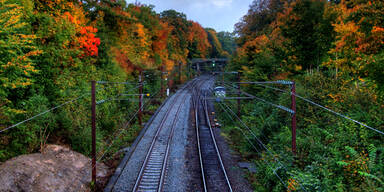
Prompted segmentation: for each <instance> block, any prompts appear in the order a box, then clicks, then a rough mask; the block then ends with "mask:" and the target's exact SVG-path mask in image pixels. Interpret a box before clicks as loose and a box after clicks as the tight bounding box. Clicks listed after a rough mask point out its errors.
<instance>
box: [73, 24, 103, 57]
mask: <svg viewBox="0 0 384 192" xmlns="http://www.w3.org/2000/svg"><path fill="white" fill-rule="evenodd" d="M96 32H97V29H96V28H94V27H91V26H85V27H81V29H80V34H81V36H80V37H79V38H78V39H77V41H78V43H79V44H80V48H81V49H83V50H84V52H85V54H86V55H87V56H97V55H98V46H99V45H100V38H97V37H95V34H94V33H96Z"/></svg>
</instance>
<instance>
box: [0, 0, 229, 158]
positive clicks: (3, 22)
mask: <svg viewBox="0 0 384 192" xmlns="http://www.w3.org/2000/svg"><path fill="white" fill-rule="evenodd" d="M209 35H210V37H213V39H215V38H216V39H217V37H216V32H215V31H211V30H210V31H209ZM214 43H215V46H213V45H212V44H211V41H209V40H208V33H207V32H206V30H205V29H204V28H202V27H201V25H200V24H198V23H197V22H194V21H189V20H187V18H186V16H185V15H184V14H182V13H178V12H176V11H174V10H168V11H164V12H162V13H156V12H155V11H154V10H153V6H148V5H141V4H127V3H126V1H124V0H118V1H115V0H102V1H88V0H85V1H76V0H74V1H73V0H55V1H51V0H34V1H30V0H0V53H1V54H0V55H1V58H0V130H3V129H5V128H7V127H9V126H11V125H13V124H15V123H17V122H20V121H22V120H25V119H27V118H29V117H32V116H34V115H37V114H39V113H41V112H43V111H45V110H48V109H51V108H52V107H55V106H58V105H60V104H62V103H64V102H66V101H70V100H72V99H76V98H78V97H81V98H80V99H79V100H77V101H76V102H74V103H71V104H67V105H64V106H62V107H61V108H58V109H56V110H53V111H51V112H49V113H46V114H44V115H42V116H40V117H38V118H36V119H34V120H31V121H28V122H26V123H24V124H21V125H19V126H17V127H15V128H12V129H10V130H7V131H5V132H2V133H0V161H4V160H7V159H9V158H11V157H14V156H16V155H20V154H25V153H30V152H35V151H37V150H39V149H40V148H43V145H44V144H45V143H47V142H48V143H59V144H65V145H69V146H70V147H72V148H73V149H74V150H76V151H78V152H81V153H83V154H86V155H89V153H90V149H91V147H90V142H91V137H90V133H91V132H90V130H91V129H90V95H84V94H89V93H90V81H91V80H102V81H109V82H125V81H128V82H132V83H134V84H132V85H123V84H106V85H103V84H98V91H97V100H98V101H101V100H105V99H108V98H113V97H114V96H116V95H118V94H121V93H125V94H131V93H136V94H137V93H138V91H137V89H133V88H134V87H136V85H135V83H138V82H137V81H138V74H139V73H140V71H143V73H144V75H145V77H144V79H145V81H146V85H145V87H144V93H150V94H155V93H157V92H158V91H159V89H160V81H161V79H160V78H161V71H164V72H167V73H168V79H169V80H170V83H169V84H170V85H173V84H175V83H174V78H176V79H179V77H178V74H179V73H175V71H176V70H178V69H179V68H178V66H179V63H181V69H183V70H184V72H183V73H181V75H182V77H180V79H181V80H182V81H185V80H186V78H187V76H186V73H185V71H186V69H187V67H186V63H187V60H188V59H190V58H193V57H203V58H204V57H210V56H211V53H215V56H217V57H222V56H227V55H228V53H226V52H225V51H223V50H222V49H220V50H216V48H221V45H220V42H214ZM164 84H166V82H164ZM131 89H132V90H131ZM127 90H131V91H128V92H126V91H127ZM127 97H129V96H124V97H118V98H117V99H127ZM156 97H159V95H156ZM129 98H130V99H133V101H135V99H136V100H137V96H136V97H129ZM156 106H158V103H157V104H155V103H151V104H150V105H149V106H148V107H149V110H151V111H153V110H154V109H155V108H156ZM137 108H138V107H137V102H132V100H118V101H115V100H113V101H108V102H105V103H103V104H100V105H98V106H97V112H98V117H97V118H98V120H97V128H98V130H97V133H98V134H97V144H98V146H97V148H98V149H100V150H101V153H102V152H104V149H106V148H107V147H108V144H109V143H110V142H111V141H112V140H113V139H114V138H115V137H118V140H117V141H115V142H117V143H116V144H115V145H113V146H112V149H113V150H111V151H112V152H113V151H116V150H118V149H119V147H120V144H121V146H124V145H127V144H129V142H132V140H133V139H134V138H135V137H136V136H137V134H138V131H139V130H140V126H139V125H138V124H137V122H136V121H132V122H131V124H130V126H128V128H127V129H125V130H124V129H122V127H124V125H125V123H126V122H127V121H128V120H129V117H130V115H133V113H134V112H135V111H136V110H137ZM148 117H149V115H147V116H146V119H148ZM121 130H123V133H122V134H121V135H119V134H117V133H120V131H121ZM123 143H125V144H124V145H123ZM107 155H110V154H107Z"/></svg>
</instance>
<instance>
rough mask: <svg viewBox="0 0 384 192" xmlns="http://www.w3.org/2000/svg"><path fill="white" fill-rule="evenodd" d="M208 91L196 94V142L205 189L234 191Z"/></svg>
mask: <svg viewBox="0 0 384 192" xmlns="http://www.w3.org/2000/svg"><path fill="white" fill-rule="evenodd" d="M207 94H208V91H207V90H205V91H204V90H203V89H201V88H199V89H198V90H195V94H194V102H193V103H194V108H195V110H194V113H195V124H196V140H197V147H198V153H199V160H200V168H201V178H202V183H203V189H204V191H205V192H207V191H232V187H231V183H230V181H229V178H228V176H227V172H226V170H225V166H224V164H223V161H222V158H221V154H220V150H219V148H218V147H217V144H216V139H215V136H214V134H213V130H212V127H211V122H210V118H209V112H208V105H207V100H206V99H205V98H206V96H207Z"/></svg>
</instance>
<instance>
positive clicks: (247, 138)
mask: <svg viewBox="0 0 384 192" xmlns="http://www.w3.org/2000/svg"><path fill="white" fill-rule="evenodd" d="M219 106H220V107H221V109H222V110H223V111H224V112H225V113H226V114H227V115H228V117H229V118H231V119H232V121H235V120H234V119H233V118H232V116H231V115H230V114H229V112H228V111H227V110H226V109H225V108H224V107H223V105H222V104H221V103H219ZM238 130H240V131H241V133H242V134H243V136H244V137H245V139H246V140H247V141H248V143H249V144H250V145H251V146H252V147H253V148H254V149H255V150H256V151H257V152H258V153H261V151H259V150H258V149H257V147H256V146H255V145H254V144H253V143H252V141H251V140H250V139H249V137H248V136H247V135H246V134H245V133H244V131H243V130H242V129H240V128H238ZM263 160H264V162H265V163H266V164H267V166H268V167H269V168H270V169H271V170H272V172H273V174H275V175H276V177H277V178H278V179H279V180H280V182H281V184H283V185H284V186H285V187H286V188H287V186H288V185H287V184H286V183H285V182H284V181H283V179H282V178H281V177H280V176H279V174H278V173H277V172H276V169H274V168H272V166H271V165H270V164H271V163H270V162H268V161H267V160H266V159H263Z"/></svg>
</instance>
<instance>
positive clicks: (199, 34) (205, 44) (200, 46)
mask: <svg viewBox="0 0 384 192" xmlns="http://www.w3.org/2000/svg"><path fill="white" fill-rule="evenodd" d="M190 22H191V24H192V25H191V26H190V27H189V34H188V36H187V39H188V41H189V43H190V46H192V45H193V44H196V49H197V51H198V52H200V55H197V56H196V57H203V58H204V57H205V56H206V55H207V54H208V50H209V49H210V48H211V47H212V46H211V45H210V43H209V41H208V34H207V32H205V30H204V28H203V27H202V26H201V25H200V24H199V23H197V22H194V21H190Z"/></svg>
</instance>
